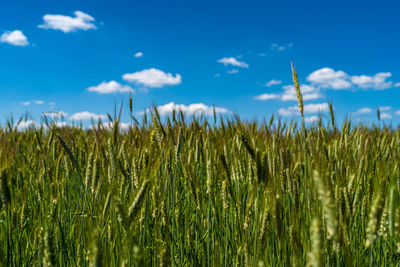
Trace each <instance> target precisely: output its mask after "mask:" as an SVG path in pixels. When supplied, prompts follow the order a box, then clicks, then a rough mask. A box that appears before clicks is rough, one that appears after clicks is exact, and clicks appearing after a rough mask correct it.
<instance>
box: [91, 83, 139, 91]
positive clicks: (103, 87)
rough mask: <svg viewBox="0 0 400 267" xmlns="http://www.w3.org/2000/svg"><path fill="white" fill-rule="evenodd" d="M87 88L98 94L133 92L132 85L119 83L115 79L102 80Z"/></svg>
mask: <svg viewBox="0 0 400 267" xmlns="http://www.w3.org/2000/svg"><path fill="white" fill-rule="evenodd" d="M87 90H88V91H89V92H96V93H99V94H112V93H125V92H133V89H132V87H130V86H128V85H121V84H120V83H118V82H116V81H109V82H105V81H104V82H102V83H100V84H99V85H96V86H91V87H89V88H88V89H87Z"/></svg>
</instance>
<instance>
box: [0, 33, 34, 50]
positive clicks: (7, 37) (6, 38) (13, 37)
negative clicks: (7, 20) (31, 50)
mask: <svg viewBox="0 0 400 267" xmlns="http://www.w3.org/2000/svg"><path fill="white" fill-rule="evenodd" d="M0 42H1V43H8V44H11V45H15V46H27V45H29V42H28V38H26V36H25V35H24V34H23V33H22V31H19V30H15V31H6V32H5V33H3V34H2V35H1V36H0Z"/></svg>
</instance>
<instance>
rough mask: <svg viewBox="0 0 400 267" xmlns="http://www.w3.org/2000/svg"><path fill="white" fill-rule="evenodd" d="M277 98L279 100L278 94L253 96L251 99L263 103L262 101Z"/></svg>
mask: <svg viewBox="0 0 400 267" xmlns="http://www.w3.org/2000/svg"><path fill="white" fill-rule="evenodd" d="M278 98H281V95H280V94H261V95H258V96H255V97H254V98H253V99H255V100H261V101H264V100H270V99H278Z"/></svg>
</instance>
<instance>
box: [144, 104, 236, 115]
mask: <svg viewBox="0 0 400 267" xmlns="http://www.w3.org/2000/svg"><path fill="white" fill-rule="evenodd" d="M157 110H158V112H159V113H160V114H161V115H166V114H168V113H171V112H172V111H173V110H175V111H182V112H183V113H186V114H187V115H193V114H197V115H200V114H204V115H206V116H212V115H213V114H214V111H213V107H212V106H207V105H205V104H203V103H195V104H190V105H188V106H186V105H183V104H175V103H174V102H170V103H168V104H165V105H162V106H158V107H157ZM146 111H147V112H149V111H150V109H147V110H146ZM215 112H216V113H230V111H229V110H227V109H226V108H221V107H215Z"/></svg>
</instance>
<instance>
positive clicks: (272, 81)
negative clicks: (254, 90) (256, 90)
mask: <svg viewBox="0 0 400 267" xmlns="http://www.w3.org/2000/svg"><path fill="white" fill-rule="evenodd" d="M281 83H282V81H281V80H274V79H272V80H270V81H269V82H267V83H266V84H265V86H266V87H271V86H273V85H278V84H281Z"/></svg>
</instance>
